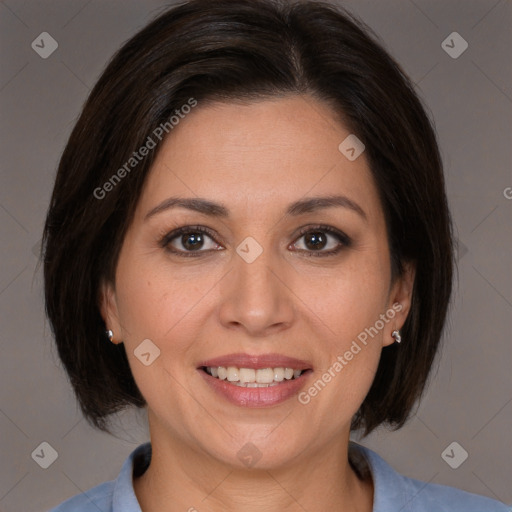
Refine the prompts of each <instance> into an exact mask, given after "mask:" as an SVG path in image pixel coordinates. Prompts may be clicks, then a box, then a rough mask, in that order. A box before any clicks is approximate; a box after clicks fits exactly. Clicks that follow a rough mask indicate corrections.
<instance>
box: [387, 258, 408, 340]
mask: <svg viewBox="0 0 512 512" xmlns="http://www.w3.org/2000/svg"><path fill="white" fill-rule="evenodd" d="M415 276H416V265H415V263H414V262H405V263H404V271H403V274H402V275H401V276H398V277H397V278H396V280H395V282H394V283H393V284H392V286H391V290H390V293H389V301H388V311H390V310H392V311H394V312H395V315H394V316H393V318H392V319H391V320H390V321H389V322H388V323H387V324H386V328H385V330H384V339H383V341H382V344H383V346H387V345H391V344H393V343H394V342H395V340H394V339H393V337H392V336H391V333H392V332H393V331H394V330H395V329H396V330H400V329H402V327H403V325H404V323H405V320H406V319H407V315H408V314H409V311H410V310H411V303H412V291H413V288H414V278H415Z"/></svg>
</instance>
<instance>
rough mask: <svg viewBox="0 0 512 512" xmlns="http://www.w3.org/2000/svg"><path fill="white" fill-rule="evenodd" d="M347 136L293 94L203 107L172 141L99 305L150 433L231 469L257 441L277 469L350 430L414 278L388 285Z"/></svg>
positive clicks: (384, 249)
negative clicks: (122, 350) (141, 400)
mask: <svg viewBox="0 0 512 512" xmlns="http://www.w3.org/2000/svg"><path fill="white" fill-rule="evenodd" d="M348 135H350V132H349V131H348V130H347V129H346V128H345V127H344V126H343V125H342V124H341V123H340V122H339V120H337V119H335V118H334V117H333V115H332V113H331V110H330V109H329V107H328V106H327V105H325V104H323V103H319V102H318V101H317V100H314V99H312V98H311V97H304V96H293V97H288V98H285V99H283V98H280V99H275V100H265V101H260V102H253V103H250V104H245V105H241V104H234V103H232V104H221V103H217V104H210V105H205V106H201V104H198V106H197V107H196V109H194V110H193V111H192V112H191V113H190V114H188V115H187V116H186V117H185V118H184V119H183V120H181V122H180V124H179V125H178V126H176V127H175V128H174V130H173V131H172V132H171V136H170V137H169V138H168V139H166V140H165V141H164V142H163V143H162V145H161V147H160V148H159V153H158V156H157V158H156V161H155V163H154V165H153V168H152V170H151V172H150V174H149V175H148V178H147V181H146V184H145V187H144V190H143V192H142V195H141V197H140V200H139V203H138V206H137V210H136V213H135V217H134V219H133V222H132V224H131V227H130V228H129V230H128V232H127V234H126V237H125V240H124V243H123V246H122V249H121V252H120V256H119V260H118V266H117V271H116V276H115V283H113V284H105V285H104V287H103V299H102V306H101V307H102V312H103V316H104V319H105V321H106V325H107V328H110V329H113V331H114V341H122V342H124V344H125V347H126V352H127V355H128V358H129V362H130V366H131V369H132V372H133V375H134V378H135V380H136V382H137V384H138V386H139V389H140V391H141V393H142V394H143V396H144V397H145V399H146V401H147V404H148V414H149V418H150V429H151V435H152V441H154V437H157V436H159V438H161V439H163V438H164V437H165V438H166V439H168V440H173V442H176V443H179V445H180V446H181V447H182V449H183V450H186V449H190V450H193V451H195V452H196V453H200V454H202V455H203V456H205V455H206V456H211V457H213V458H214V459H216V460H219V461H222V462H224V463H228V464H231V465H235V466H241V465H242V464H244V461H243V460H242V459H243V457H241V456H240V454H242V455H243V454H244V453H245V452H244V450H245V451H247V450H248V451H249V452H250V451H251V450H254V451H255V449H254V447H252V445H248V444H247V443H249V442H250V443H252V444H253V445H255V446H256V447H257V449H258V450H259V453H261V460H260V462H259V465H260V467H269V468H271V467H276V466H278V465H284V464H286V463H287V462H290V461H292V460H296V458H297V457H307V455H308V453H314V452H317V453H318V451H319V450H326V449H327V448H328V447H329V446H330V445H332V442H333V440H335V439H344V440H345V441H346V440H348V435H349V431H350V421H351V419H352V417H353V415H354V414H355V413H356V411H357V410H358V408H359V406H360V404H361V403H362V402H363V400H364V397H365V396H366V394H367V392H368V390H369V388H370V385H371V383H372V381H373V378H374V375H375V372H376V369H377V365H378V361H379V356H380V353H381V350H382V348H383V346H385V345H388V344H391V343H393V341H394V340H393V338H392V336H391V333H392V331H393V330H394V329H400V328H401V327H402V325H403V323H404V322H405V318H406V316H407V313H408V311H409V307H410V295H411V289H412V282H413V277H414V276H413V271H412V270H411V271H408V272H407V273H406V274H405V276H404V277H403V278H401V279H399V280H397V281H395V282H393V283H392V282H391V271H390V254H389V247H388V243H387V235H386V225H385V221H384V214H383V210H382V207H381V205H380V202H379V199H378V193H377V189H376V187H375V184H374V182H373V179H372V176H371V174H370V170H369V167H368V162H367V160H366V158H365V154H364V152H363V153H362V154H361V155H360V156H359V157H357V158H356V159H355V160H353V161H350V160H349V159H348V158H346V156H345V155H344V154H343V153H342V152H340V150H339V149H338V146H339V145H340V143H341V142H342V141H344V139H346V137H347V136H348ZM125 179H129V177H127V178H125ZM334 196H336V197H337V199H336V200H334V201H331V203H327V202H326V201H316V202H315V201H311V200H312V199H313V198H317V199H318V198H326V197H331V198H332V197H334ZM170 198H174V199H194V200H195V201H196V203H195V204H194V203H188V206H187V203H181V205H180V204H177V203H176V202H172V201H169V199H170ZM204 201H208V202H209V203H215V205H214V206H212V205H211V204H209V203H205V202H204ZM144 340H150V341H144ZM141 343H142V345H141ZM141 353H142V354H145V355H144V356H142V357H141ZM210 366H211V367H213V368H214V370H213V371H212V373H213V374H214V375H215V374H217V377H215V376H212V375H208V374H207V372H208V371H211V370H207V371H205V367H210ZM219 366H220V367H221V369H218V367H219ZM224 368H228V369H227V370H224ZM240 368H242V369H241V370H240ZM265 368H272V370H265ZM274 368H277V370H274ZM281 368H291V369H292V370H302V373H301V374H300V375H299V372H296V375H297V377H296V378H293V379H288V378H287V377H289V376H290V373H289V372H290V370H284V371H283V370H281ZM258 370H260V371H258ZM225 373H226V374H227V376H226V380H221V379H220V378H219V377H222V376H224V374H225ZM283 374H284V376H283ZM269 375H270V377H269ZM239 379H241V380H242V381H245V380H252V379H256V380H257V381H256V382H255V383H251V384H250V385H248V384H246V385H245V386H240V385H236V384H234V383H233V382H236V381H237V380H239ZM266 379H268V380H266ZM228 380H229V382H228ZM269 380H270V381H272V382H271V384H272V385H270V386H268V387H263V386H261V387H260V386H259V385H258V381H263V383H265V382H266V383H267V384H268V383H269V382H268V381H269ZM260 383H261V382H260ZM239 384H240V382H239ZM256 386H257V387H256ZM162 442H163V441H162ZM241 449H242V451H241V452H240V450H241ZM249 455H251V453H249ZM258 456H259V455H258Z"/></svg>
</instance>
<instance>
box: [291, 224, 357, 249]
mask: <svg viewBox="0 0 512 512" xmlns="http://www.w3.org/2000/svg"><path fill="white" fill-rule="evenodd" d="M301 238H303V239H304V243H303V244H302V245H303V247H304V248H302V247H299V248H298V249H299V251H300V252H304V253H305V255H307V256H330V255H334V254H337V253H339V252H340V251H341V250H342V248H343V247H350V246H351V244H352V240H351V238H350V237H348V236H347V235H345V233H343V232H341V231H338V230H337V229H334V228H332V227H330V226H307V227H306V228H302V229H301V231H300V237H299V239H301ZM329 239H331V240H330V241H329ZM292 247H295V248H296V249H297V242H295V243H294V244H293V245H292ZM324 249H327V250H324ZM308 253H309V254H308Z"/></svg>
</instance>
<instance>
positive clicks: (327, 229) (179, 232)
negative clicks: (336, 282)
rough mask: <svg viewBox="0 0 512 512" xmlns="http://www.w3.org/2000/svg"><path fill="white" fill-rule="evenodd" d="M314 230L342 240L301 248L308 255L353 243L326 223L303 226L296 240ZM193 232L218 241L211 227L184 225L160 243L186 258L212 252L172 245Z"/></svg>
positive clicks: (333, 252)
mask: <svg viewBox="0 0 512 512" xmlns="http://www.w3.org/2000/svg"><path fill="white" fill-rule="evenodd" d="M314 232H323V233H328V234H330V235H333V236H334V237H335V238H337V239H338V241H339V242H340V245H339V246H338V247H336V248H335V249H331V250H329V251H307V250H304V249H300V250H299V252H302V253H304V254H305V255H306V256H307V257H311V256H312V257H324V256H334V255H336V254H338V253H339V252H340V251H341V249H342V248H343V247H350V246H351V245H352V239H351V238H350V237H349V236H347V235H346V234H345V233H343V232H341V231H339V230H337V229H334V228H332V227H330V226H325V225H321V224H319V225H316V226H306V227H304V228H302V229H301V230H300V231H299V234H298V237H297V239H296V240H299V239H300V238H301V237H303V236H304V235H306V234H307V233H314ZM193 233H204V234H206V235H208V236H209V237H210V238H211V239H212V240H213V241H214V242H215V243H218V242H216V240H215V236H214V234H213V232H212V231H211V230H210V229H208V228H205V227H204V226H183V227H181V228H178V229H175V230H173V231H171V232H170V233H166V234H165V235H164V236H163V237H162V238H161V239H160V241H159V245H160V246H161V247H162V248H163V249H165V250H166V251H168V252H170V253H172V254H176V255H177V256H182V257H185V258H190V257H192V258H197V257H199V256H200V255H201V253H205V252H211V250H210V251H194V252H192V251H180V250H176V249H174V248H171V247H170V243H171V242H172V241H173V240H174V239H175V238H177V237H179V236H180V235H184V234H193ZM294 243H295V242H294Z"/></svg>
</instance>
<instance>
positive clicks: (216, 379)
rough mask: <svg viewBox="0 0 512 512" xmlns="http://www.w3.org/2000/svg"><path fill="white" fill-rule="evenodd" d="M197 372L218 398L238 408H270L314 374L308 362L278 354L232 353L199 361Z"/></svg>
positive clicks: (288, 397)
mask: <svg viewBox="0 0 512 512" xmlns="http://www.w3.org/2000/svg"><path fill="white" fill-rule="evenodd" d="M197 371H198V372H199V373H200V375H201V376H202V377H203V379H204V382H205V383H206V384H207V386H208V387H209V388H210V389H211V390H212V391H213V392H214V393H215V394H216V396H218V397H222V399H225V400H227V401H228V402H230V403H232V404H234V405H237V406H239V407H251V408H252V407H260V408H261V407H270V406H274V405H278V404H280V403H282V402H285V401H286V400H288V399H290V398H291V397H293V396H294V395H296V394H298V393H299V392H300V390H301V389H302V388H303V387H304V386H305V385H306V383H307V382H308V380H309V379H308V377H309V375H310V374H312V373H313V368H312V366H311V365H310V364H309V363H308V362H307V361H303V360H299V359H295V358H292V357H287V356H283V355H280V354H263V355H259V356H252V355H248V354H242V353H239V354H231V355H226V356H222V357H217V358H215V359H209V360H207V361H202V362H201V363H200V364H199V366H197Z"/></svg>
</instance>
